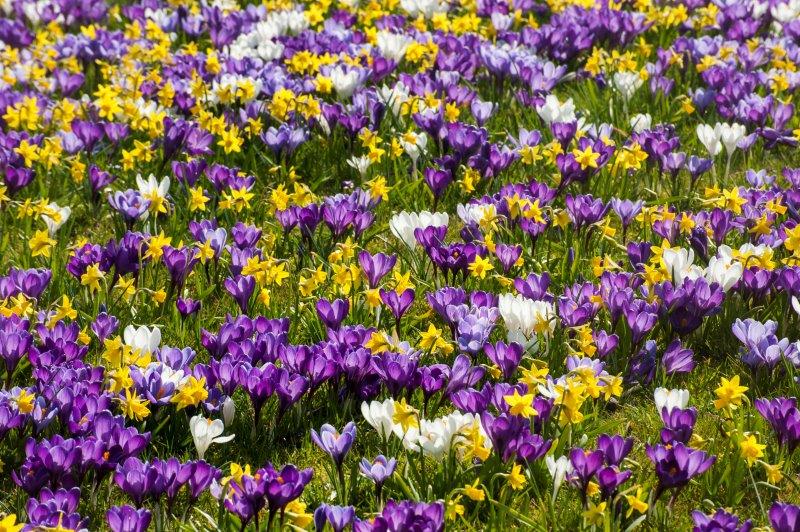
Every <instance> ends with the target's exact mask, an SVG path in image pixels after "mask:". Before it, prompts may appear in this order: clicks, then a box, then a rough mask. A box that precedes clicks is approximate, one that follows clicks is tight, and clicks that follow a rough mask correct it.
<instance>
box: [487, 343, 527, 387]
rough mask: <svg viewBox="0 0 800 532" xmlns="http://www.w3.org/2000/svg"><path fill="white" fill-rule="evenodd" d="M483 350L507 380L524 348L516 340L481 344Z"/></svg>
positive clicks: (519, 359)
mask: <svg viewBox="0 0 800 532" xmlns="http://www.w3.org/2000/svg"><path fill="white" fill-rule="evenodd" d="M483 352H484V353H486V356H487V357H488V358H489V360H491V361H492V362H493V363H494V364H495V365H496V366H497V367H498V368H500V371H501V372H502V373H503V379H504V380H506V381H508V380H510V379H511V376H512V375H513V374H514V372H515V371H516V369H517V367H518V366H519V363H520V361H521V360H522V353H523V352H524V349H523V348H522V346H521V345H519V344H518V343H516V342H510V343H508V344H506V343H505V342H503V341H499V342H497V343H496V344H490V343H487V344H486V345H484V346H483Z"/></svg>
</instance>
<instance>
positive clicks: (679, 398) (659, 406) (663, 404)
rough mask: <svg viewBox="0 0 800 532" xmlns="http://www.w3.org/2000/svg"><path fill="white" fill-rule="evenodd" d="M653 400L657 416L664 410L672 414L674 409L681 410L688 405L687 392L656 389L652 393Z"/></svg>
mask: <svg viewBox="0 0 800 532" xmlns="http://www.w3.org/2000/svg"><path fill="white" fill-rule="evenodd" d="M653 399H654V400H655V402H656V411H657V412H658V413H659V414H660V413H661V412H662V411H663V410H664V409H665V408H666V409H667V412H672V410H673V409H674V408H680V409H681V410H682V409H684V408H686V406H687V405H688V404H689V390H682V389H679V388H676V389H673V390H667V389H666V388H656V389H655V391H654V392H653Z"/></svg>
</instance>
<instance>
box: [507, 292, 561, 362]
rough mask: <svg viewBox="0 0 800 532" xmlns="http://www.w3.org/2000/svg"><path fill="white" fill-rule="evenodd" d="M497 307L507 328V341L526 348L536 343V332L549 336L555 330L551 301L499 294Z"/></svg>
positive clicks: (534, 345)
mask: <svg viewBox="0 0 800 532" xmlns="http://www.w3.org/2000/svg"><path fill="white" fill-rule="evenodd" d="M497 307H498V310H499V311H500V316H502V317H503V321H504V322H505V324H506V328H507V329H508V337H507V338H508V341H509V342H517V343H518V344H521V345H522V346H523V347H525V348H526V349H529V348H535V347H536V346H537V345H538V340H537V334H539V333H540V334H544V335H546V336H549V335H551V334H552V333H553V331H554V330H555V325H556V323H555V321H556V313H555V308H554V307H553V305H552V303H548V302H546V301H534V300H533V299H528V298H526V297H524V296H522V295H521V294H517V295H514V294H501V295H500V298H499V302H498V305H497Z"/></svg>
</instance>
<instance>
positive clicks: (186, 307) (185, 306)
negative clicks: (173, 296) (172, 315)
mask: <svg viewBox="0 0 800 532" xmlns="http://www.w3.org/2000/svg"><path fill="white" fill-rule="evenodd" d="M175 306H176V307H177V309H178V312H179V313H180V315H181V317H182V318H188V317H189V316H191V315H192V314H195V313H196V312H197V311H199V310H200V301H199V300H197V299H192V298H189V297H179V298H178V299H177V300H176V301H175Z"/></svg>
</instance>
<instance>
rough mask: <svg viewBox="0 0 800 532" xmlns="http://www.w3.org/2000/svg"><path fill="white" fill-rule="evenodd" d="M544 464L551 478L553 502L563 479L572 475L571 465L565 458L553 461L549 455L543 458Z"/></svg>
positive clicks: (561, 457) (560, 457)
mask: <svg viewBox="0 0 800 532" xmlns="http://www.w3.org/2000/svg"><path fill="white" fill-rule="evenodd" d="M544 462H545V464H546V465H547V470H548V471H549V472H550V476H551V477H553V500H554V501H555V499H556V496H557V495H558V490H559V489H560V488H561V484H563V483H564V479H565V478H566V476H567V475H568V474H569V473H572V464H571V463H570V461H569V458H567V457H566V456H559V457H558V459H555V458H553V456H552V455H549V454H548V455H547V456H546V457H545V459H544Z"/></svg>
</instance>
